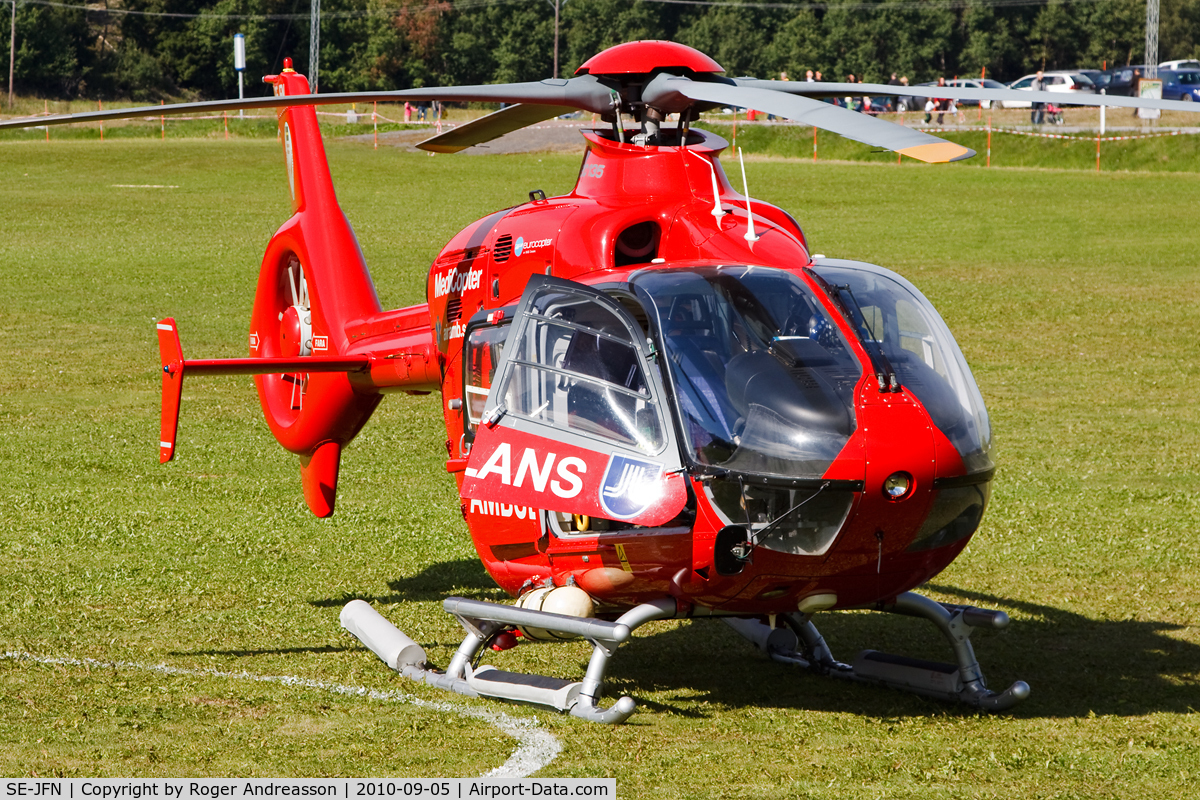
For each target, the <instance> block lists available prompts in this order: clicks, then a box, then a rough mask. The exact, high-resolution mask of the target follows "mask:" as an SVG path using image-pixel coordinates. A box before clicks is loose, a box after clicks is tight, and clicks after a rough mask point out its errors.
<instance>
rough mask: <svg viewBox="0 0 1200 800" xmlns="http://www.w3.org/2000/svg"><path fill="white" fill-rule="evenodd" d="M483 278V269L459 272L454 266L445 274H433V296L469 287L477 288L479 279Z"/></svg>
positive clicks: (466, 289)
mask: <svg viewBox="0 0 1200 800" xmlns="http://www.w3.org/2000/svg"><path fill="white" fill-rule="evenodd" d="M482 280H483V270H481V269H473V270H470V271H469V272H459V271H458V267H454V268H453V269H451V270H450V271H449V272H447V273H446V274H445V275H434V276H433V296H434V297H441V296H442V295H447V294H450V293H451V292H463V291H469V290H471V289H478V288H479V283H480V281H482Z"/></svg>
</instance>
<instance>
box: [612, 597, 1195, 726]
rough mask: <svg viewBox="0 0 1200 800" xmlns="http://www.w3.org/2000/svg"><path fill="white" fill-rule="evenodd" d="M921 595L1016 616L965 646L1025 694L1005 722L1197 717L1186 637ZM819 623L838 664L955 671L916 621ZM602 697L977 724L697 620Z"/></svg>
mask: <svg viewBox="0 0 1200 800" xmlns="http://www.w3.org/2000/svg"><path fill="white" fill-rule="evenodd" d="M928 588H930V589H934V590H936V591H939V592H942V593H945V594H947V595H952V596H956V597H958V598H961V599H962V600H964V601H967V602H970V603H973V604H977V605H979V606H981V607H998V608H1004V609H1007V610H1009V611H1010V612H1020V614H1021V615H1022V617H1023V618H1022V619H1020V620H1019V621H1014V622H1013V623H1012V625H1011V626H1010V627H1009V630H1008V631H1006V632H1004V633H998V634H994V633H989V632H986V631H982V630H981V631H979V632H977V633H976V634H975V635H974V636H973V637H972V643H973V645H974V647H975V654H976V656H977V657H978V659H979V663H980V664H981V666H982V667H983V670H984V674H985V675H986V676H987V677H988V679H989V685H990V686H991V688H992V689H995V690H997V691H999V690H1002V689H1003V688H1004V687H1006V686H1008V685H1009V684H1010V683H1012V682H1013V681H1016V680H1024V681H1026V682H1028V683H1029V684H1030V685H1031V687H1032V689H1033V692H1032V695H1031V696H1030V698H1029V699H1028V700H1026V701H1025V702H1024V703H1022V704H1020V705H1018V706H1017V707H1016V708H1014V709H1013V710H1012V711H1011V712H1008V713H1011V714H1012V715H1013V716H1019V717H1035V718H1036V717H1049V718H1060V717H1086V716H1088V715H1089V714H1091V713H1095V714H1102V715H1113V716H1134V715H1141V714H1147V713H1153V712H1168V713H1179V714H1184V713H1194V712H1195V711H1196V709H1197V708H1198V707H1200V702H1198V700H1197V698H1198V697H1200V686H1198V684H1200V646H1198V645H1196V644H1193V643H1190V642H1186V641H1182V640H1180V639H1178V638H1174V637H1172V636H1170V635H1168V634H1169V633H1170V632H1171V631H1177V630H1180V629H1182V628H1183V627H1184V626H1180V625H1174V624H1170V623H1164V622H1156V621H1153V620H1137V619H1130V620H1095V619H1089V618H1087V617H1084V616H1081V615H1079V614H1075V613H1072V612H1069V611H1064V610H1062V609H1058V608H1054V607H1052V606H1045V605H1039V604H1037V603H1029V602H1022V601H1010V600H1005V599H1002V598H998V597H993V596H990V595H985V594H981V593H978V592H970V591H965V590H960V589H957V588H954V587H950V586H930V587H928ZM816 622H817V624H818V627H819V628H820V629H821V632H822V634H823V635H824V636H825V639H826V640H827V641H828V642H829V645H830V647H831V648H832V649H833V652H834V655H835V657H837V658H839V659H840V660H843V661H851V660H853V658H854V656H855V655H856V654H857V652H858V651H859V650H861V649H868V648H870V649H879V650H884V651H886V652H892V653H899V654H903V655H908V656H914V657H918V658H926V659H930V660H936V661H950V660H952V656H951V652H950V648H949V645H948V644H947V643H946V641H945V640H944V639H943V638H941V636H940V635H939V634H937V633H936V632H935V631H934V630H933V626H932V625H930V624H929V623H926V622H923V621H921V620H917V619H912V618H907V617H899V616H895V615H890V614H871V613H852V614H823V615H820V616H819V617H818V618H817V620H816ZM637 638H639V637H637V636H636V635H635V639H637ZM647 691H654V692H659V693H668V694H670V693H672V692H677V693H678V695H677V696H678V698H679V701H680V703H681V705H679V706H678V707H676V706H674V705H673V704H672V703H670V702H664V701H663V699H662V698H661V697H656V698H655V702H650V701H649V699H645V700H644V699H641V698H639V697H638V694H639V693H640V692H647ZM606 692H607V694H608V695H609V696H610V697H614V696H617V695H618V694H620V693H625V694H630V695H632V696H634V698H635V699H637V700H638V703H639V705H642V704H644V705H646V706H648V707H662V708H670V709H671V710H672V711H673V712H674V713H686V712H687V711H688V710H689V709H693V708H694V706H693V705H692V704H693V703H695V702H696V701H704V702H711V703H714V704H717V705H719V706H726V707H735V708H736V707H749V706H757V707H765V708H779V709H781V710H782V709H793V710H797V711H799V710H819V711H841V712H849V713H860V714H864V715H867V716H880V715H883V716H888V715H895V716H907V715H912V714H929V713H946V714H955V715H962V716H973V715H975V714H978V713H983V712H979V711H977V710H976V709H974V708H971V707H969V706H964V705H955V704H950V703H942V702H939V701H935V700H929V699H926V698H921V697H918V696H916V695H909V694H906V693H902V692H897V691H894V690H889V689H886V688H883V687H878V686H871V685H866V684H857V683H851V682H848V681H843V680H836V679H831V678H823V677H819V676H815V675H811V674H808V673H806V672H804V671H802V670H799V669H797V668H795V667H788V666H787V665H783V664H777V663H775V662H772V661H769V660H768V659H767V658H766V656H765V655H763V654H762V653H759V652H757V651H756V650H754V649H753V647H752V646H751V645H750V644H749V643H748V642H744V641H743V640H742V639H741V638H740V637H738V636H737V635H736V634H735V633H733V631H731V630H729V629H728V628H726V627H725V626H724V625H722V624H720V622H718V621H716V620H696V621H695V622H693V623H691V624H684V625H681V626H678V627H675V628H673V629H671V630H668V631H665V632H663V633H659V634H657V635H650V636H645V637H642V638H641V641H634V642H631V643H630V644H628V645H626V646H625V647H623V648H622V649H621V651H620V652H619V654H618V655H617V656H616V657H615V658H614V659H613V660H612V662H611V663H610V666H609V670H608V675H607V680H606Z"/></svg>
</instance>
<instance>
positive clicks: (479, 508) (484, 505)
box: [469, 500, 537, 519]
mask: <svg viewBox="0 0 1200 800" xmlns="http://www.w3.org/2000/svg"><path fill="white" fill-rule="evenodd" d="M469 512H470V513H471V514H483V515H484V516H487V517H516V518H517V519H536V516H535V515H536V514H537V509H536V508H533V507H531V506H510V505H509V504H508V503H496V502H493V501H491V500H472V501H471V508H470V510H469Z"/></svg>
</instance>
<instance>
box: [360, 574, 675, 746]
mask: <svg viewBox="0 0 1200 800" xmlns="http://www.w3.org/2000/svg"><path fill="white" fill-rule="evenodd" d="M442 606H443V608H445V610H446V612H447V613H449V614H451V615H453V616H454V617H456V618H457V619H458V621H459V622H460V623H462V626H463V628H464V629H465V630H466V632H467V636H466V638H465V639H463V642H462V644H461V645H459V647H458V651H457V652H456V653H455V654H454V658H452V659H451V660H450V666H449V667H447V668H446V671H445V672H442V671H440V670H435V669H430V668H429V667H428V666H427V665H426V663H425V651H424V650H422V649H421V647H420V646H419V645H417V644H416V643H415V642H413V641H412V640H411V639H409V638H408V637H407V636H405V635H404V634H403V633H401V632H400V631H399V630H398V629H397V628H396V627H394V626H393V625H392V624H391V623H390V622H388V621H387V620H385V619H384V618H383V617H381V616H380V615H379V614H378V612H376V611H375V610H374V609H373V608H371V606H370V604H368V603H366V602H364V601H362V600H354V601H351V602H350V603H348V604H347V605H346V606H345V608H343V609H342V614H341V620H342V627H344V628H346V630H348V631H350V632H351V633H353V634H354V635H355V636H357V637H358V639H359V640H360V641H361V642H362V643H363V644H364V645H366V646H367V648H368V649H370V650H371V651H372V652H374V653H375V655H377V656H379V658H380V659H382V660H383V662H384V663H385V664H387V665H388V666H389V667H391V668H392V669H394V670H396V671H397V672H399V673H400V674H401V675H403V676H404V677H406V678H410V679H412V680H415V681H422V682H424V683H427V684H429V685H430V686H436V687H438V688H439V689H445V690H448V691H451V692H457V693H458V694H461V695H465V696H467V697H493V698H496V699H499V700H510V701H514V702H518V703H532V704H534V705H539V706H546V707H548V708H553V709H556V710H558V711H565V712H567V713H569V714H571V715H572V716H575V717H579V718H581V719H586V720H588V721H589V722H604V723H608V724H610V725H611V724H617V723H620V722H624V721H625V720H626V719H628V718H629V716H630V715H631V714H633V711H634V708H635V706H634V702H633V699H632V698H630V697H622V698H620V699H618V700H617V701H616V702H615V703H613V705H612V706H610V707H609V708H601V707H600V706H599V705H597V703H598V701H599V700H600V696H601V684H602V683H603V681H604V671H605V669H606V668H607V667H608V660H609V658H611V657H612V655H613V653H614V652H616V649H617V648H618V647H620V646H621V644H623V643H624V642H626V641H628V640H629V637H630V635H631V634H632V633H633V631H635V630H636V629H637V628H639V627H641V626H642V625H644V624H646V623H647V622H650V621H651V620H656V619H671V618H673V617H675V616H676V614H677V613H678V607H677V605H676V603H675V601H674V600H672V599H662V600H655V601H653V602H650V603H643V604H642V605H640V606H637V607H636V608H633V609H631V610H629V611H627V612H625V614H623V615H621V617H619V618H618V619H617V620H616V621H615V622H606V621H604V620H598V619H583V618H580V617H570V616H565V615H562V614H551V613H548V612H545V611H534V610H532V609H526V608H518V607H516V606H508V605H501V604H499V603H487V602H483V601H480V600H467V599H464V598H462V597H448V598H446V599H445V601H443V603H442ZM516 625H522V626H527V627H531V628H542V629H546V630H552V631H556V632H558V633H564V634H571V635H574V636H579V637H582V638H584V639H586V640H588V641H589V642H591V643H592V647H593V649H592V658H591V661H590V662H589V663H588V668H587V673H586V674H585V675H584V678H583V680H582V681H566V680H562V679H560V678H549V677H546V676H543V675H526V674H522V673H516V672H505V671H503V670H499V669H496V668H495V667H492V666H488V665H482V666H478V667H472V664H474V663H475V659H476V657H477V656H478V655H479V651H480V650H481V649H482V648H483V646H484V645H485V644H486V643H487V642H488V640H489V639H491V637H492V636H493V635H494V634H496V633H498V632H499V631H501V630H504V629H505V628H508V627H511V626H516Z"/></svg>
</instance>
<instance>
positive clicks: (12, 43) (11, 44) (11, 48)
mask: <svg viewBox="0 0 1200 800" xmlns="http://www.w3.org/2000/svg"><path fill="white" fill-rule="evenodd" d="M12 4H13V7H12V32H11V33H10V34H9V36H8V107H9V108H12V107H13V62H15V61H16V60H17V0H12ZM555 32H557V30H556V31H555Z"/></svg>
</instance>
